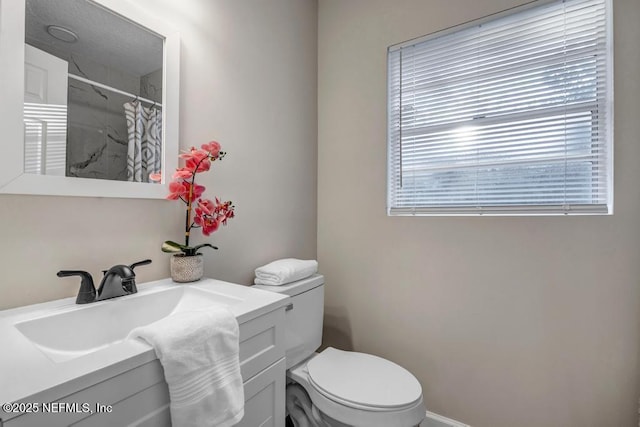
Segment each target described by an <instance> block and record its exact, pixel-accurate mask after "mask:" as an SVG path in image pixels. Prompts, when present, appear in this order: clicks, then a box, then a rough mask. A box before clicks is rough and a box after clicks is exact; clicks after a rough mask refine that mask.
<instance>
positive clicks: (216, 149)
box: [201, 141, 221, 158]
mask: <svg viewBox="0 0 640 427" xmlns="http://www.w3.org/2000/svg"><path fill="white" fill-rule="evenodd" d="M201 148H202V149H203V150H205V151H208V152H209V155H210V156H211V157H214V158H216V157H218V155H219V154H220V148H221V146H220V143H219V142H217V141H210V142H208V143H206V144H202V147H201Z"/></svg>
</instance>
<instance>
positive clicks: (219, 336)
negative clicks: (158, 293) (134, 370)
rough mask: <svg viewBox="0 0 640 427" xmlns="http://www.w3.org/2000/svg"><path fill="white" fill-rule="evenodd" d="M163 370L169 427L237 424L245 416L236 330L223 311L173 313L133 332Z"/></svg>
mask: <svg viewBox="0 0 640 427" xmlns="http://www.w3.org/2000/svg"><path fill="white" fill-rule="evenodd" d="M129 337H130V338H131V337H134V338H135V337H140V338H143V339H144V340H145V341H147V342H148V343H149V344H151V345H152V346H153V348H154V349H155V351H156V354H157V356H158V359H160V363H162V367H163V368H164V376H165V379H166V381H167V384H168V385H169V396H170V398H171V404H170V409H171V423H172V425H173V427H183V426H184V427H186V426H189V427H200V426H216V427H227V426H232V425H234V424H236V423H237V422H238V421H240V420H241V419H242V417H243V416H244V390H243V388H242V377H241V376H240V358H239V348H240V343H239V328H238V321H237V320H236V317H235V316H234V315H233V313H231V311H229V310H228V309H227V308H226V307H223V306H220V307H210V308H207V309H203V310H195V311H188V312H182V313H176V314H173V315H171V316H167V317H165V318H164V319H161V320H158V321H157V322H154V323H152V324H150V325H146V326H142V327H139V328H136V329H134V330H133V331H131V333H130V334H129Z"/></svg>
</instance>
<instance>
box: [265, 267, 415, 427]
mask: <svg viewBox="0 0 640 427" xmlns="http://www.w3.org/2000/svg"><path fill="white" fill-rule="evenodd" d="M254 288H256V289H262V290H266V291H270V292H278V293H280V294H283V295H288V296H289V297H291V302H290V303H289V305H288V306H287V307H286V340H285V341H286V366H287V384H288V385H287V400H288V401H290V400H291V399H292V398H294V399H296V401H299V402H301V405H300V406H302V407H304V409H305V410H304V412H305V414H306V417H307V418H308V420H309V421H306V420H307V418H305V421H304V425H309V426H330V427H346V426H356V427H414V426H418V425H419V424H420V422H421V421H422V420H423V419H424V418H425V413H426V409H425V406H424V403H423V399H422V387H421V386H420V383H419V382H418V380H417V379H416V378H415V377H414V376H413V375H412V374H411V373H410V372H409V371H407V370H406V369H404V368H402V367H401V366H399V365H397V364H395V363H393V362H391V361H389V360H385V359H383V358H381V357H378V356H374V355H371V354H365V353H357V352H353V351H342V350H338V349H335V348H332V347H328V348H326V349H325V350H323V351H322V352H321V353H316V350H317V349H318V348H319V347H320V344H321V342H322V322H323V314H324V277H323V276H322V275H320V274H314V275H313V276H310V277H308V278H306V279H302V280H299V281H297V282H292V283H289V284H286V285H281V286H266V285H255V286H254ZM302 389H303V390H302ZM305 402H306V403H305ZM307 406H308V408H307ZM298 412H302V411H298ZM290 416H291V417H292V418H295V416H300V415H298V414H293V413H291V414H290ZM303 417H304V415H303Z"/></svg>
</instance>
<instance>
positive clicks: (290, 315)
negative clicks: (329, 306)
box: [253, 274, 324, 369]
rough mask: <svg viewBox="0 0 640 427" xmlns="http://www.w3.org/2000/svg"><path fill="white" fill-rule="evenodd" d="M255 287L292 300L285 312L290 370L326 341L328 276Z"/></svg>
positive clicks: (287, 358) (287, 359)
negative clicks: (325, 318)
mask: <svg viewBox="0 0 640 427" xmlns="http://www.w3.org/2000/svg"><path fill="white" fill-rule="evenodd" d="M253 287H254V288H255V289H262V290H265V291H269V292H277V293H280V294H283V295H288V296H289V297H291V302H290V303H289V305H288V306H287V308H286V312H285V316H286V332H285V342H286V363H287V369H289V368H290V367H292V366H294V365H297V364H298V363H300V362H302V361H303V360H304V359H306V358H307V357H309V356H310V355H311V354H313V352H314V351H316V350H317V349H318V347H320V343H321V342H322V321H323V314H324V276H322V275H321V274H314V275H313V276H310V277H307V278H306V279H302V280H298V281H297V282H292V283H289V284H287V285H281V286H267V285H255V286H253Z"/></svg>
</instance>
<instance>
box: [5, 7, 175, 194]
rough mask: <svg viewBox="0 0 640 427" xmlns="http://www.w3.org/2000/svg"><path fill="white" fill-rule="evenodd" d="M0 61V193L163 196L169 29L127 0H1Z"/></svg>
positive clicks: (168, 129)
mask: <svg viewBox="0 0 640 427" xmlns="http://www.w3.org/2000/svg"><path fill="white" fill-rule="evenodd" d="M9 3H11V5H9ZM0 64H19V66H16V67H13V66H12V67H7V66H1V67H0V78H1V81H2V82H3V84H2V88H0V132H2V134H3V135H5V136H6V137H3V140H4V141H3V143H2V145H0V192H3V193H13V194H48V195H76V196H98V197H134V198H163V197H164V196H165V195H166V187H165V183H166V182H168V179H167V178H166V175H167V174H168V173H169V174H170V173H171V171H173V170H175V168H176V166H177V152H178V141H177V135H178V133H177V131H178V123H177V120H178V102H179V101H178V93H179V89H178V85H179V83H178V78H179V76H178V73H179V39H178V36H177V34H176V33H175V31H172V30H171V29H170V28H169V27H168V26H167V25H166V24H164V23H162V22H158V21H156V20H154V19H153V18H151V17H150V15H149V13H147V12H146V11H143V10H141V9H139V8H138V7H137V6H136V5H135V4H134V3H132V2H129V1H127V0H56V1H51V0H0ZM5 82H7V83H5ZM150 174H161V181H160V183H154V181H150V180H149V175H150Z"/></svg>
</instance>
